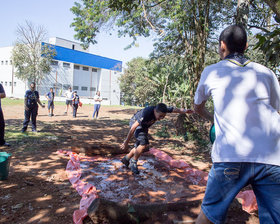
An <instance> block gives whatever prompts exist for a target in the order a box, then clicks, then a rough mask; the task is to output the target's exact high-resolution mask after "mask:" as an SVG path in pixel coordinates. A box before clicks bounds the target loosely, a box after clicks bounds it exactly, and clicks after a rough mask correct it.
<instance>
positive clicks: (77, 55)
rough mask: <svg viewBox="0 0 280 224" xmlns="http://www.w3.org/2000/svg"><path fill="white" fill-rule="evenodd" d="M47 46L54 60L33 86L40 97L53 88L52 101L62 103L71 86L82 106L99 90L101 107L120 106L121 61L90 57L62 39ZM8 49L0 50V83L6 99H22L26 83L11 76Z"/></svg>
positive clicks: (50, 40)
mask: <svg viewBox="0 0 280 224" xmlns="http://www.w3.org/2000/svg"><path fill="white" fill-rule="evenodd" d="M42 44H45V43H42ZM49 44H51V45H53V47H54V49H55V51H56V56H55V57H54V59H53V61H52V65H51V67H52V69H51V72H50V73H49V74H46V78H45V79H44V80H42V81H41V82H40V83H37V87H38V91H39V93H40V95H44V94H45V93H47V92H48V91H49V89H50V87H53V88H54V90H55V93H56V96H57V97H56V99H57V100H64V98H61V97H63V96H64V92H65V91H66V90H67V89H68V87H69V86H71V87H72V88H73V90H76V91H77V93H78V95H79V96H80V97H81V98H82V101H84V103H86V102H89V103H92V102H93V100H92V98H93V97H94V95H95V93H96V91H98V90H99V91H100V92H101V96H102V98H103V101H102V103H103V104H107V105H119V104H120V89H119V83H118V78H119V77H120V75H121V71H122V62H121V61H118V60H114V59H110V58H106V57H101V56H98V55H94V54H90V53H88V51H86V50H84V49H83V48H82V46H81V45H80V44H79V43H76V42H73V41H68V40H64V39H62V38H57V37H56V38H50V39H49ZM12 49H13V47H3V48H0V82H1V84H2V85H3V87H4V89H5V92H6V95H7V96H8V97H18V98H23V97H24V93H25V91H26V90H27V89H28V83H27V82H23V81H21V80H19V79H18V78H16V77H15V75H14V67H13V64H12V61H11V54H12Z"/></svg>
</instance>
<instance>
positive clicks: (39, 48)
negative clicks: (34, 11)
mask: <svg viewBox="0 0 280 224" xmlns="http://www.w3.org/2000/svg"><path fill="white" fill-rule="evenodd" d="M16 32H17V40H16V43H15V46H14V48H13V51H12V60H13V65H14V67H15V68H16V71H15V76H16V77H18V78H19V79H21V80H23V81H26V80H27V81H33V82H37V83H38V82H39V81H40V80H42V79H43V78H44V77H45V75H46V74H47V73H49V72H50V70H51V66H50V63H51V60H52V58H53V57H54V56H55V50H54V49H53V48H52V47H51V46H50V45H48V44H42V41H43V40H44V39H45V38H46V34H47V32H46V30H45V28H44V27H42V26H35V25H34V24H32V23H31V22H28V21H26V22H25V25H18V27H17V30H16Z"/></svg>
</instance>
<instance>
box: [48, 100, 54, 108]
mask: <svg viewBox="0 0 280 224" xmlns="http://www.w3.org/2000/svg"><path fill="white" fill-rule="evenodd" d="M51 108H52V109H53V108H54V102H53V101H48V109H51Z"/></svg>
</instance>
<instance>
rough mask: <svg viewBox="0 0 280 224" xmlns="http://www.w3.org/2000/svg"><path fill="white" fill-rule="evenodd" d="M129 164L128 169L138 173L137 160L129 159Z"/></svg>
mask: <svg viewBox="0 0 280 224" xmlns="http://www.w3.org/2000/svg"><path fill="white" fill-rule="evenodd" d="M129 166H130V169H131V171H132V172H133V173H135V174H139V170H138V167H137V161H136V160H134V159H131V160H130V164H129Z"/></svg>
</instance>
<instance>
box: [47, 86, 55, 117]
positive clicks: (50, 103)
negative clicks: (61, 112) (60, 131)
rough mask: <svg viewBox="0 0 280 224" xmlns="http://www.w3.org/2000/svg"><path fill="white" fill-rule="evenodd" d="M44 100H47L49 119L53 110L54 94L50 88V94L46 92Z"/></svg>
mask: <svg viewBox="0 0 280 224" xmlns="http://www.w3.org/2000/svg"><path fill="white" fill-rule="evenodd" d="M45 96H46V98H47V100H48V111H49V117H51V116H53V115H54V114H53V110H54V92H53V88H50V92H48V93H47V94H46V95H45Z"/></svg>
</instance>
